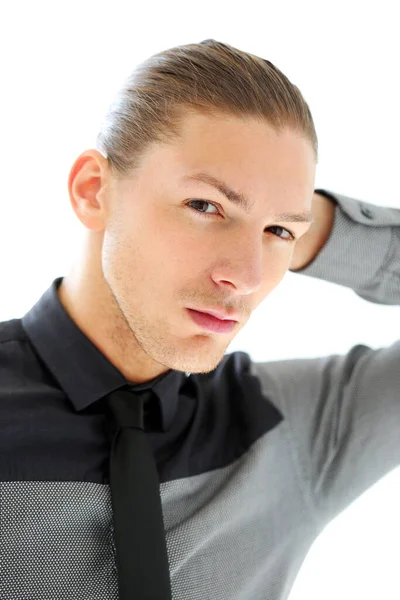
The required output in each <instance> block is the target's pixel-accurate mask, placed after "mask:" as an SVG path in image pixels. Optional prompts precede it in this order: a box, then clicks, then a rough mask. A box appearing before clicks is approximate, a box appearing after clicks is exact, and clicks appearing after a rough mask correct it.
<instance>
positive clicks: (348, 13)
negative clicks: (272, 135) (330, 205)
mask: <svg viewBox="0 0 400 600" xmlns="http://www.w3.org/2000/svg"><path fill="white" fill-rule="evenodd" d="M398 8H399V4H398V2H396V1H392V2H382V1H381V2H379V3H376V2H366V1H363V2H361V1H360V2H354V1H353V2H352V1H351V0H347V1H343V0H342V1H339V2H338V1H335V2H334V3H333V2H332V3H328V2H318V3H317V2H311V1H308V2H300V1H293V2H284V1H282V0H280V1H278V0H275V1H274V2H268V1H263V2H258V3H257V2H251V1H246V2H243V3H232V2H229V3H228V2H222V1H220V2H217V1H213V2H208V1H203V0H202V2H185V3H177V2H159V3H157V2H156V3H154V2H148V3H139V2H136V1H135V2H121V1H119V2H118V1H117V0H112V1H109V2H101V1H99V0H97V1H85V0H79V1H71V0H69V1H68V2H51V3H50V2H34V1H29V2H27V1H26V2H18V1H16V0H14V1H13V2H12V3H11V2H2V3H1V4H0V56H1V79H0V172H1V193H0V275H1V296H0V298H1V299H0V320H6V319H11V318H16V317H21V316H23V315H24V314H25V312H26V311H27V310H29V308H30V307H31V306H32V305H33V304H34V303H35V302H36V301H37V300H38V299H39V297H40V296H41V295H42V293H43V292H44V291H45V290H46V289H47V288H48V287H49V285H50V284H51V282H52V280H53V279H54V278H55V277H59V276H62V275H66V274H67V271H68V270H69V267H70V265H71V264H72V260H73V255H74V253H75V251H76V249H77V245H78V243H79V240H80V236H81V235H82V226H81V225H80V223H79V222H78V220H77V219H76V217H75V215H74V213H73V211H72V208H71V206H70V202H69V197H68V193H67V178H68V174H69V170H70V168H71V166H72V164H73V162H74V160H75V159H76V158H77V156H78V155H79V154H80V153H81V152H82V151H83V150H85V149H87V148H94V145H95V138H96V134H97V129H98V127H99V125H100V122H101V119H102V117H103V115H104V113H105V111H106V109H107V106H108V104H109V103H110V102H111V100H112V98H113V96H114V94H115V93H116V91H117V89H118V87H119V86H120V85H121V83H122V81H123V79H124V78H125V77H126V76H127V75H128V74H129V72H130V71H131V70H132V69H133V68H134V67H135V66H136V65H137V64H138V63H139V62H141V61H143V60H145V59H146V58H147V57H148V56H150V55H152V54H154V53H156V52H159V51H161V50H165V49H167V48H170V47H173V46H177V45H180V44H186V43H193V42H200V41H202V40H204V39H206V38H214V39H217V40H219V41H222V42H226V43H229V44H232V45H233V46H236V47H238V48H240V49H241V50H245V51H248V52H251V53H253V54H258V55H260V56H262V57H263V58H266V59H268V60H270V61H272V62H273V63H274V64H275V65H276V66H277V67H278V68H279V69H281V70H282V71H283V72H284V73H285V74H286V75H287V76H288V77H289V79H290V80H291V81H292V82H293V83H295V84H296V85H297V86H298V87H299V88H300V90H301V92H302V93H303V95H304V97H305V99H306V101H307V102H308V104H309V106H310V109H311V112H312V114H313V118H314V121H315V125H316V129H317V135H318V138H319V152H320V159H319V164H318V167H317V179H316V187H321V188H325V189H328V190H331V191H336V192H339V193H343V194H345V195H348V196H352V197H354V198H358V199H362V200H364V201H366V202H372V203H373V204H377V205H382V206H392V207H396V208H400V193H399V184H398V177H399V173H400V169H399V147H398V138H399V134H400V117H399V106H400V86H399V77H398V74H399V58H400V42H399V32H398V17H397V13H398ZM343 316H345V318H346V320H345V324H343ZM399 316H400V313H399V307H397V306H396V307H393V306H383V305H378V304H372V303H369V302H367V301H365V300H362V299H361V298H359V297H358V296H356V294H355V293H354V292H353V291H352V290H350V289H345V288H343V287H340V286H338V285H335V284H332V283H327V282H324V281H320V280H317V279H313V278H309V277H305V276H302V275H299V274H292V273H288V274H287V275H286V276H285V278H284V280H283V281H282V283H281V284H280V286H278V288H277V289H276V290H275V291H274V292H273V293H272V294H271V295H270V297H269V298H267V300H265V301H264V303H262V304H261V305H260V307H259V308H258V309H257V310H256V311H255V312H254V314H253V316H252V318H251V319H250V321H249V323H248V324H247V325H246V327H245V328H244V330H243V331H241V332H240V333H239V335H238V336H237V337H236V338H235V340H234V341H233V342H232V343H231V345H230V346H229V349H228V352H233V351H235V350H244V351H247V352H248V353H249V354H251V356H252V358H253V359H254V360H257V361H263V360H276V359H281V358H282V359H284V358H292V357H313V356H319V355H325V354H333V353H345V352H347V351H348V350H349V349H350V348H351V347H352V346H353V345H355V344H357V343H364V344H367V345H369V346H371V347H374V348H378V347H381V346H386V345H389V344H391V343H393V342H394V341H396V340H397V339H398V337H399V329H398V327H399V325H398V324H399ZM376 401H377V402H379V398H377V399H376ZM399 402H400V397H399ZM399 435H400V432H399ZM399 502H400V469H397V470H396V471H394V472H392V473H391V474H389V475H388V476H387V477H386V478H385V479H384V480H381V482H379V483H378V484H377V485H376V486H375V487H374V488H372V489H371V490H369V491H368V492H367V493H366V494H364V496H362V497H361V498H360V499H359V500H358V501H357V502H356V503H354V504H353V505H352V506H350V507H349V508H348V509H347V510H346V511H345V512H344V513H342V514H341V515H340V516H339V517H338V518H337V519H336V520H335V521H333V522H332V523H331V524H330V525H329V526H328V528H327V529H326V530H325V531H324V532H323V534H322V535H321V536H320V537H319V538H318V540H317V541H316V543H315V544H314V546H313V547H312V549H311V550H310V553H309V555H308V556H307V558H306V561H305V563H304V564H303V567H302V569H301V571H300V573H299V577H298V579H297V581H296V583H295V586H294V588H293V590H292V593H291V596H290V600H299V599H307V600H317V599H318V600H321V599H322V598H323V599H324V600H331V599H334V598H335V600H336V598H338V597H340V598H341V599H342V600H350V599H351V600H354V599H355V598H363V600H370V599H371V600H372V599H374V600H375V599H376V598H379V599H381V598H382V599H383V598H384V599H385V600H389V599H392V598H393V599H394V598H399V597H400V583H399V581H398V576H397V573H398V557H399V553H398V539H399V534H400V519H399V516H398V512H399V511H398V506H399Z"/></svg>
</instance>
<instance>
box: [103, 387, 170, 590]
mask: <svg viewBox="0 0 400 600" xmlns="http://www.w3.org/2000/svg"><path fill="white" fill-rule="evenodd" d="M152 396H153V400H154V393H153V392H152V391H151V390H146V391H142V392H134V391H133V390H128V389H122V388H121V389H118V390H116V391H115V392H112V393H111V394H109V395H108V396H107V397H106V399H107V406H108V408H109V410H110V411H111V414H112V416H113V418H114V420H115V423H116V425H117V427H118V429H117V431H116V433H115V435H114V438H113V441H112V446H111V455H110V488H111V500H112V509H113V518H114V531H115V548H116V554H117V559H116V560H117V569H118V586H119V599H120V600H171V598H172V594H171V583H170V575H169V564H168V555H167V546H166V541H165V533H164V521H163V515H162V508H161V506H162V505H161V498H160V487H159V486H160V481H159V477H158V473H157V467H156V463H155V460H154V456H153V452H152V449H151V447H150V445H149V442H148V440H147V437H146V433H145V431H144V404H145V402H146V401H147V400H149V399H150V398H151V397H152Z"/></svg>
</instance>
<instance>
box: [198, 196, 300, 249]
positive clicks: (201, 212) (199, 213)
mask: <svg viewBox="0 0 400 600" xmlns="http://www.w3.org/2000/svg"><path fill="white" fill-rule="evenodd" d="M190 204H203V205H204V204H209V205H210V206H213V207H214V208H216V209H217V213H206V212H203V211H202V210H198V209H197V208H193V207H192V206H189V205H190ZM186 206H189V208H190V209H191V210H193V211H195V212H196V213H197V214H198V215H201V216H203V217H205V218H206V219H207V218H210V217H214V216H217V215H218V214H221V213H220V212H219V210H218V206H217V205H216V204H214V202H209V201H208V200H189V202H187V203H186ZM268 229H279V230H281V231H285V232H286V233H288V234H289V237H282V236H280V235H277V234H275V235H277V237H278V238H280V239H281V240H283V241H284V242H292V241H295V240H296V239H297V238H296V236H295V235H294V233H293V232H291V231H289V229H285V228H284V227H280V226H279V225H271V226H270V227H268Z"/></svg>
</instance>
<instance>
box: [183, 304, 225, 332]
mask: <svg viewBox="0 0 400 600" xmlns="http://www.w3.org/2000/svg"><path fill="white" fill-rule="evenodd" d="M186 310H187V311H188V314H189V316H190V318H191V319H192V321H194V322H195V323H196V325H199V326H200V327H201V328H202V329H206V330H208V331H212V332H213V333H230V332H231V331H232V330H233V329H234V327H235V325H236V321H232V320H230V319H218V318H216V317H213V316H212V315H209V314H207V313H204V312H201V311H198V310H193V309H192V308H187V309H186Z"/></svg>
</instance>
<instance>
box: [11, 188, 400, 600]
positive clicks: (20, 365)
mask: <svg viewBox="0 0 400 600" xmlns="http://www.w3.org/2000/svg"><path fill="white" fill-rule="evenodd" d="M317 191H319V192H320V193H325V194H327V195H328V196H330V197H332V199H334V200H335V202H336V211H335V221H334V225H333V230H332V233H331V235H330V238H329V240H328V241H327V243H326V245H325V246H324V248H323V249H322V250H321V252H320V253H319V254H318V256H317V257H316V259H315V260H314V261H313V262H312V263H311V264H310V265H309V266H308V267H306V268H305V269H303V270H302V271H299V272H298V273H300V274H302V275H308V276H311V277H318V278H321V279H325V280H326V281H331V282H335V283H337V284H339V285H344V286H348V287H350V288H352V289H353V290H354V291H355V293H356V294H358V295H359V296H361V297H362V298H364V299H366V300H369V301H371V302H376V303H381V304H400V210H397V209H393V208H383V207H378V206H374V205H372V204H368V203H366V202H362V201H360V200H357V199H355V198H350V197H347V196H344V195H342V194H338V193H334V192H328V191H326V190H317ZM61 281H62V277H60V278H57V279H55V280H54V281H53V283H52V284H51V286H50V287H49V289H48V290H46V291H45V292H44V294H43V296H42V297H41V298H40V299H39V300H38V301H37V303H36V304H35V305H34V306H33V307H32V308H31V309H30V310H29V311H28V312H27V314H26V315H25V316H24V317H23V318H22V319H12V320H9V321H5V322H2V323H0V515H1V519H0V559H1V560H0V599H1V600H3V599H4V600H22V599H24V600H28V599H29V600H39V599H40V600H58V599H60V600H61V599H62V600H76V599H77V598H79V600H111V599H112V600H116V599H117V598H118V589H117V571H116V563H115V543H114V532H113V523H112V509H111V497H110V487H109V479H108V461H109V454H110V444H111V440H112V435H113V431H112V428H111V427H110V423H109V421H108V419H107V415H106V412H105V410H104V404H103V399H104V396H105V395H106V394H108V393H109V392H111V391H112V390H114V389H117V388H118V387H119V386H121V385H123V384H126V383H129V382H127V381H126V379H125V378H124V376H123V375H122V374H121V373H120V372H119V371H118V370H117V369H116V368H115V367H114V366H113V365H112V364H111V363H110V362H109V361H108V360H107V358H106V357H105V356H104V355H103V354H102V353H101V352H100V351H99V350H98V349H97V348H96V347H95V346H94V345H93V344H92V343H91V341H90V340H89V339H88V338H87V337H86V336H85V335H84V334H83V332H82V331H81V330H80V329H79V328H78V327H77V326H76V325H75V323H74V322H73V321H72V320H71V319H70V317H69V316H68V314H67V313H66V312H65V310H64V308H63V306H62V305H61V303H60V301H59V299H58V296H57V288H58V286H59V285H60V283H61ZM399 360H400V342H396V343H394V344H393V345H392V346H390V347H388V348H382V349H379V350H372V349H371V348H369V347H367V346H365V345H357V346H355V347H354V348H352V349H351V350H350V351H349V352H348V353H347V354H346V355H343V356H342V355H331V356H326V357H321V358H317V359H298V360H281V361H274V362H263V363H256V362H253V361H252V360H251V359H250V357H249V355H248V354H246V353H245V352H234V353H232V354H227V355H225V356H224V358H223V360H222V361H221V363H220V364H219V365H218V367H217V368H216V369H215V370H214V371H212V372H211V373H208V374H190V375H189V376H188V374H185V373H180V372H178V371H173V370H170V371H168V372H167V373H165V374H163V375H162V376H160V377H158V378H156V379H155V380H154V381H152V382H151V383H152V389H153V391H154V392H155V397H154V401H153V402H152V403H151V404H149V405H147V407H146V421H145V423H146V432H147V435H148V439H149V442H150V444H151V446H152V449H153V452H154V456H155V459H156V463H157V469H158V473H159V477H160V494H161V499H162V507H163V516H164V524H165V535H166V541H167V548H168V556H169V563H170V573H171V584H172V591H173V598H174V600H233V599H237V600H278V599H279V600H281V599H284V598H287V597H288V595H289V593H290V590H291V588H292V585H293V582H294V580H295V578H296V576H297V573H298V571H299V569H300V567H301V564H302V562H303V560H304V558H305V556H306V554H307V552H308V551H309V549H310V547H311V545H312V543H313V542H314V540H315V539H316V537H317V536H318V535H319V534H320V532H321V531H322V529H323V528H324V527H325V526H326V525H327V524H328V523H329V522H330V521H331V520H332V519H333V518H334V517H335V516H337V515H338V514H339V513H340V512H341V511H342V510H343V509H344V508H346V506H348V505H349V504H350V503H351V502H352V501H353V500H354V499H355V498H357V496H359V495H360V494H362V493H363V492H364V491H365V490H366V489H367V488H368V487H370V486H371V485H372V484H374V483H375V482H376V481H378V480H379V479H380V478H381V477H382V476H384V475H385V474H386V473H388V472H389V471H390V470H392V469H393V468H395V467H396V466H398V465H399V463H400V440H399V432H400V368H399V364H400V363H399ZM131 385H132V387H133V388H140V386H137V385H134V384H131ZM148 385H149V383H148V382H147V383H146V386H148ZM132 543H135V540H132ZM155 576H157V574H156V573H155ZM134 598H136V596H135V590H132V599H134ZM138 600H139V599H138Z"/></svg>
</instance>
